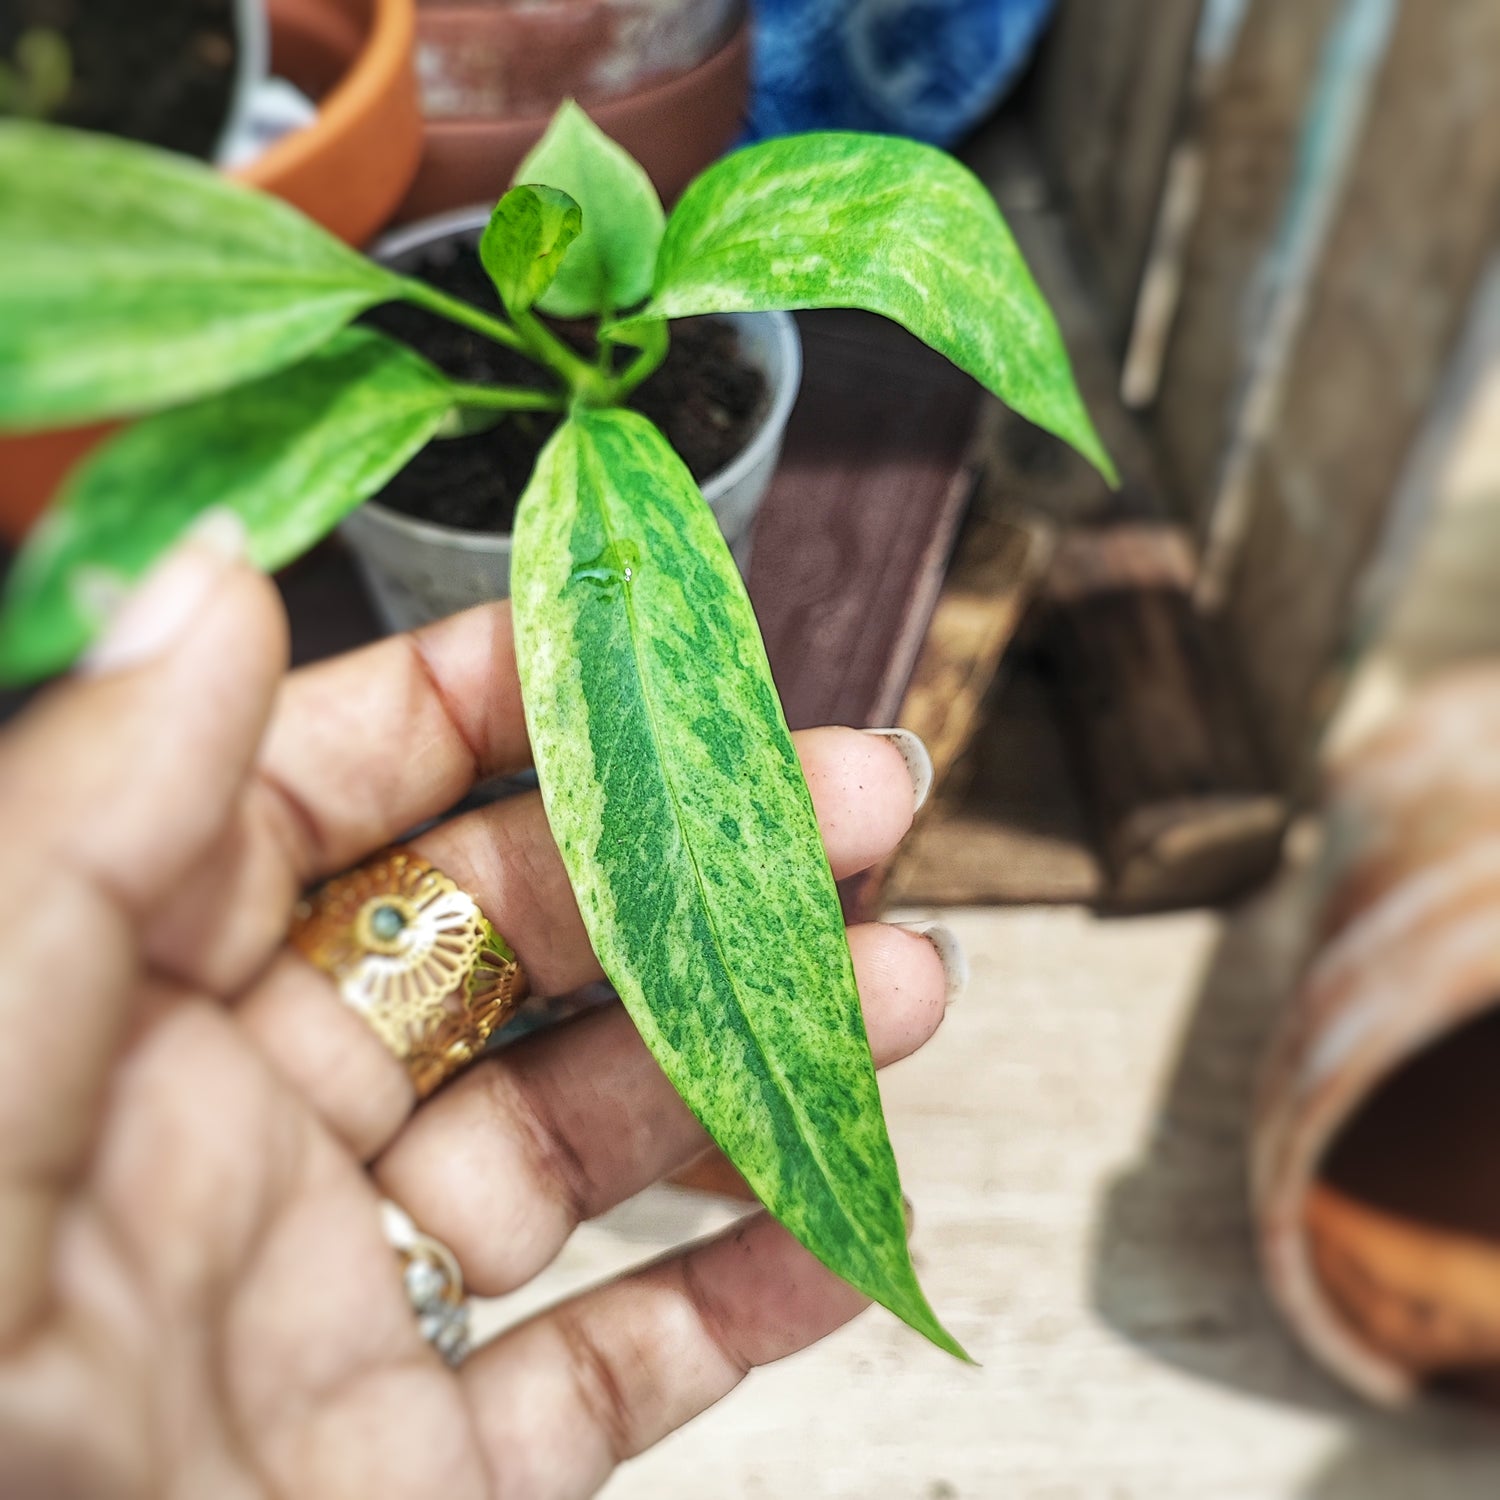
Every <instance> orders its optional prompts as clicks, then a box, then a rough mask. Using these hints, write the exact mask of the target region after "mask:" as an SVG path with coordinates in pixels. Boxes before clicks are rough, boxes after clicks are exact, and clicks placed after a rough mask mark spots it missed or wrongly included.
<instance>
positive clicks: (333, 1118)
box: [240, 729, 913, 1156]
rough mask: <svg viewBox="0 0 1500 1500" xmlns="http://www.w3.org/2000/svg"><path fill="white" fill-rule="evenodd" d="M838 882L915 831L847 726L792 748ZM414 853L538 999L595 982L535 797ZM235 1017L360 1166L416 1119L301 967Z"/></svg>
mask: <svg viewBox="0 0 1500 1500" xmlns="http://www.w3.org/2000/svg"><path fill="white" fill-rule="evenodd" d="M797 748H798V752H799V754H800V755H801V756H802V763H803V769H804V772H805V774H806V775H807V779H808V784H809V786H810V787H811V789H812V795H813V807H814V810H815V811H816V813H817V816H818V822H819V826H820V828H821V829H822V831H823V838H824V844H825V847H826V848H827V850H828V856H829V861H830V863H831V864H832V866H833V870H834V873H835V874H836V875H840V876H843V875H850V874H854V873H855V872H857V871H859V870H862V869H865V868H866V867H868V866H869V865H871V864H873V863H874V862H875V861H877V860H879V859H883V858H884V857H885V856H886V855H887V854H888V853H890V851H891V850H892V849H894V848H895V846H896V844H897V843H898V842H899V841H900V838H901V835H902V834H903V833H904V832H905V831H906V829H907V828H908V827H909V826H910V823H911V818H912V808H913V790H912V781H911V778H910V775H909V773H908V771H907V769H906V763H905V761H904V760H903V758H902V755H901V754H900V752H899V751H898V750H897V749H896V748H895V747H894V746H893V745H892V744H891V743H890V742H889V741H888V740H886V739H882V738H880V737H878V736H872V735H866V734H862V733H860V732H859V731H857V730H851V729H819V730H812V731H809V732H807V733H805V734H802V735H799V736H798V737H797ZM414 847H415V848H416V849H417V850H418V851H419V852H420V853H421V854H422V855H423V856H424V857H426V858H428V859H430V860H431V861H432V862H433V863H434V864H435V865H436V866H437V867H438V868H439V869H441V870H443V871H444V872H446V873H447V874H448V875H450V876H451V877H452V878H453V879H454V880H455V881H456V882H457V883H458V885H459V886H460V887H462V888H463V889H464V890H467V891H469V892H471V893H472V894H473V896H474V897H475V899H476V900H477V901H478V902H479V905H480V907H481V909H482V910H483V911H484V914H485V916H487V917H488V918H489V920H490V921H491V922H493V923H494V924H495V926H496V927H497V928H498V929H499V931H500V932H501V933H502V934H503V935H504V936H505V938H506V939H507V940H508V941H509V942H510V944H511V945H512V947H513V948H514V949H515V951H516V954H517V957H518V958H519V959H520V961H521V963H522V965H523V966H524V967H525V969H526V972H527V975H528V977H529V978H530V981H531V985H532V989H533V992H534V993H536V994H540V995H559V994H566V993H568V992H570V991H572V990H574V989H577V988H578V987H579V986H581V985H584V984H587V983H589V982H590V981H591V980H595V979H598V978H600V977H601V971H600V969H599V965H598V960H597V959H596V958H595V957H594V954H593V950H592V948H591V947H590V946H589V941H588V935H587V934H586V933H585V931H584V927H583V919H582V918H581V917H580V916H579V913H578V906H577V903H576V902H575V900H574V899H573V893H572V889H571V887H570V886H569V884H568V878H567V873H566V871H565V870H564V869H563V864H562V857H561V855H559V853H558V851H557V845H556V844H555V843H554V842H553V839H552V835H551V832H550V831H549V829H548V827H547V820H546V815H545V813H544V812H543V810H542V805H541V799H540V798H539V797H537V796H535V795H530V796H524V797H515V798H511V799H509V800H507V801H505V802H500V803H496V804H493V805H492V806H490V807H486V808H481V809H479V810H477V811H475V812H471V813H466V814H464V815H463V816H461V817H458V818H455V819H453V820H452V821H451V822H450V823H447V824H444V825H443V826H442V827H441V828H437V829H434V830H433V831H432V832H431V833H429V834H425V835H424V836H423V837H422V838H420V839H417V840H415V841H414ZM240 1015H241V1018H242V1020H243V1022H244V1024H245V1025H246V1027H248V1028H249V1030H250V1031H251V1032H252V1034H253V1035H254V1036H255V1037H256V1038H257V1039H258V1040H259V1041H260V1043H261V1045H262V1047H263V1048H264V1049H265V1050H266V1052H267V1053H268V1054H269V1055H270V1057H271V1058H272V1060H273V1061H274V1062H275V1063H276V1064H277V1066H278V1067H279V1068H280V1069H281V1070H282V1071H283V1072H284V1073H285V1075H286V1076H287V1077H288V1078H289V1079H290V1080H291V1081H292V1082H293V1083H294V1084H296V1085H297V1086H298V1087H299V1088H300V1089H301V1090H302V1091H303V1092H304V1093H305V1094H306V1095H307V1097H308V1098H309V1099H310V1100H311V1101H312V1102H313V1104H314V1106H315V1107H316V1108H317V1109H318V1110H319V1111H320V1113H322V1114H323V1115H324V1117H325V1119H327V1120H328V1122H329V1123H330V1124H331V1125H332V1126H333V1128H334V1129H335V1130H336V1131H337V1132H338V1133H339V1134H340V1135H341V1136H342V1137H343V1138H344V1139H345V1140H346V1141H347V1142H348V1143H349V1144H350V1146H351V1147H352V1148H353V1149H355V1150H356V1151H358V1152H359V1153H361V1154H362V1155H364V1156H370V1155H373V1154H375V1153H376V1152H378V1151H379V1150H381V1149H382V1148H383V1147H384V1146H385V1145H386V1144H387V1142H388V1141H389V1140H390V1138H391V1136H392V1135H393V1134H394V1133H395V1131H396V1130H397V1129H398V1128H399V1126H400V1125H401V1124H402V1122H403V1121H404V1120H405V1119H406V1117H407V1115H408V1114H409V1113H410V1111H411V1107H412V1104H413V1103H414V1098H413V1095H412V1092H411V1086H410V1083H409V1082H408V1081H407V1078H406V1074H405V1072H404V1070H403V1069H402V1068H401V1067H400V1066H399V1065H398V1064H397V1063H396V1062H395V1061H394V1060H393V1059H392V1058H391V1056H390V1055H389V1054H388V1053H387V1052H386V1051H385V1049H384V1047H383V1046H382V1045H381V1043H380V1042H379V1041H378V1039H377V1038H376V1037H375V1035H374V1033H373V1032H372V1031H371V1030H370V1028H369V1027H368V1026H367V1025H366V1023H365V1022H364V1021H363V1020H361V1019H360V1017H359V1016H358V1015H356V1014H355V1013H354V1012H353V1011H351V1010H350V1009H349V1008H348V1007H347V1006H346V1005H344V1003H343V1002H342V1001H341V1000H340V999H339V997H338V992H337V990H336V989H335V988H334V986H333V985H332V983H331V982H330V981H329V980H328V978H327V977H326V976H325V975H323V974H321V973H319V972H318V971H317V970H316V969H314V968H313V967H312V966H311V965H309V964H308V963H307V962H306V961H305V960H303V959H302V958H301V957H299V956H298V955H296V954H294V953H291V952H289V951H288V952H284V953H283V954H281V955H280V956H279V957H278V958H277V959H276V961H275V962H274V963H273V965H272V967H271V969H270V971H269V972H268V973H267V974H266V975H265V977H264V979H263V980H262V981H261V982H259V983H258V984H257V985H255V986H254V988H253V989H252V990H251V991H250V992H249V994H248V995H247V996H246V998H245V1000H244V1001H243V1003H242V1004H241V1006H240Z"/></svg>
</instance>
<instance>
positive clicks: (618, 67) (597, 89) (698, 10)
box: [417, 0, 745, 120]
mask: <svg viewBox="0 0 1500 1500" xmlns="http://www.w3.org/2000/svg"><path fill="white" fill-rule="evenodd" d="M744 9H745V8H744V4H743V0H526V3H525V4H516V3H514V0H417V78H418V82H419V84H420V86H421V91H422V113H423V115H425V116H426V118H427V119H429V120H473V119H483V118H486V117H491V118H492V117H495V116H502V115H503V116H506V117H508V118H511V119H526V118H528V117H530V116H535V115H550V114H551V113H552V111H553V110H554V109H556V108H557V106H558V105H559V104H561V103H562V101H563V100H564V99H576V100H577V101H578V103H580V104H585V105H590V104H603V103H605V102H606V101H608V100H610V99H620V98H624V97H625V96H626V95H628V94H638V93H640V92H641V91H642V90H644V89H648V88H655V87H656V86H657V85H658V84H661V83H666V82H667V81H668V80H669V79H672V78H676V77H678V76H680V75H681V74H683V73H690V72H692V70H693V69H694V68H696V67H697V66H698V65H699V64H700V63H702V62H705V61H707V59H708V58H710V57H712V56H713V55H714V53H715V52H717V51H718V50H719V49H720V48H721V47H723V45H724V44H725V43H726V42H727V41H728V40H729V38H730V37H731V36H732V35H733V34H734V31H735V28H736V27H737V26H738V25H739V24H740V21H741V20H742V18H743V16H744Z"/></svg>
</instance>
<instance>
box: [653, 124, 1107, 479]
mask: <svg viewBox="0 0 1500 1500" xmlns="http://www.w3.org/2000/svg"><path fill="white" fill-rule="evenodd" d="M797 307H863V308H868V309H869V310H870V311H872V312H877V313H882V314H884V316H886V317H888V318H891V319H893V320H894V321H895V322H897V323H900V324H901V325H902V326H903V327H904V328H908V329H910V330H911V332H912V333H914V334H916V335H917V337H918V338H920V339H922V340H923V341H924V342H926V343H928V344H930V345H931V346H932V347H933V348H934V349H937V350H938V351H940V352H941V353H943V354H946V355H947V356H948V358H949V359H951V360H952V361H953V362H954V363H955V364H956V365H958V366H959V367H960V368H962V369H964V370H966V371H968V373H969V374H971V375H972V376H973V377H974V378H975V379H976V380H978V381H979V382H980V383H981V384H983V385H984V386H986V387H987V388H988V389H989V390H991V391H992V392H994V394H995V395H996V396H998V397H999V398H1000V399H1001V400H1002V401H1004V402H1005V403H1006V405H1007V406H1010V407H1012V408H1014V409H1015V410H1016V411H1018V412H1019V413H1020V414H1021V415H1022V416H1023V417H1026V418H1028V419H1029V420H1030V421H1032V422H1035V423H1036V424H1037V425H1038V426H1039V427H1044V428H1046V430H1047V431H1048V432H1051V433H1055V434H1056V435H1057V436H1058V437H1060V438H1063V439H1064V440H1065V441H1067V442H1069V443H1071V444H1072V445H1073V446H1074V447H1075V448H1076V449H1077V450H1078V451H1079V452H1080V453H1081V454H1083V456H1084V457H1085V458H1087V459H1088V460H1089V461H1090V462H1091V463H1093V464H1094V466H1095V467H1096V468H1097V469H1098V470H1099V471H1100V472H1101V473H1102V474H1103V475H1104V476H1105V478H1107V479H1108V480H1109V481H1110V483H1112V484H1113V483H1114V482H1115V472H1114V466H1113V465H1112V464H1111V462H1110V459H1109V455H1108V454H1107V453H1106V452H1105V451H1104V447H1103V445H1102V444H1101V443H1100V441H1099V438H1098V435H1097V434H1096V433H1095V431H1094V427H1093V423H1092V422H1091V421H1090V420H1089V415H1088V411H1087V410H1086V409H1085V407H1084V404H1083V400H1082V398H1081V397H1080V395H1079V394H1078V388H1077V387H1076V386H1075V384H1074V383H1073V374H1072V370H1071V368H1070V367H1069V364H1068V355H1067V350H1066V349H1065V348H1064V347H1063V342H1062V337H1061V335H1060V334H1059V333H1058V331H1057V325H1056V323H1055V322H1054V321H1053V318H1052V314H1051V312H1050V310H1049V309H1048V307H1047V304H1046V301H1045V300H1044V299H1043V297H1042V294H1041V293H1040V292H1039V291H1038V290H1037V287H1036V283H1035V282H1034V281H1033V280H1032V279H1031V273H1030V272H1029V271H1028V270H1027V269H1026V263H1025V261H1024V260H1022V258H1021V253H1020V251H1019V250H1018V249H1017V248H1016V243H1015V241H1014V240H1013V239H1012V238H1011V234H1010V230H1009V229H1007V228H1006V225H1005V221H1004V220H1003V219H1002V218H1001V216H1000V211H999V209H998V208H997V207H996V206H995V201H994V199H993V198H992V197H991V196H990V193H989V191H988V190H987V189H986V188H985V186H984V184H983V183H981V182H980V181H979V179H978V178H976V177H975V176H974V175H973V173H971V172H970V171H968V169H967V168H965V167H962V166H960V165H959V164H958V162H956V161H954V159H953V158H952V157H951V156H949V155H948V154H947V153H946V152H943V151H938V150H936V149H935V148H934V147H931V146H923V145H920V144H918V143H917V142H915V141H907V140H897V139H894V138H892V137H888V136H877V135H857V134H852V133H844V132H832V131H831V132H827V133H822V134H814V135H802V136H787V137H783V138H782V139H779V140H774V141H766V142H764V143H763V144H761V145H757V146H749V147H747V148H746V149H745V150H743V151H738V152H736V153H735V154H734V155H732V156H728V157H725V158H724V159H723V160H722V161H719V162H716V163H715V164H714V165H713V166H711V167H709V168H708V170H707V171H706V172H704V173H703V174H702V175H701V176H700V177H698V178H697V179H696V180H695V181H694V182H693V183H692V184H691V185H690V186H689V188H688V190H687V192H685V193H684V194H683V196H682V199H681V201H680V202H679V203H678V205H677V207H676V208H675V209H674V210H673V212H672V217H671V218H670V219H669V220H668V222H667V229H666V233H665V235H664V236H663V238H662V243H661V251H660V254H659V256H658V258H657V265H656V278H655V287H654V295H653V297H652V299H651V302H650V304H649V305H648V306H647V307H646V308H645V309H644V311H643V314H642V316H654V317H662V318H682V317H687V316H689V315H690V314H693V313H709V312H749V311H759V310H764V309H767V308H797Z"/></svg>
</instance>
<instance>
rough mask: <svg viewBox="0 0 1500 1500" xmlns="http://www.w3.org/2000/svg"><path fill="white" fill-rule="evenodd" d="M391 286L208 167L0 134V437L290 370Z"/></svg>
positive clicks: (41, 136) (13, 126)
mask: <svg viewBox="0 0 1500 1500" xmlns="http://www.w3.org/2000/svg"><path fill="white" fill-rule="evenodd" d="M398 286H399V282H398V280H397V278H395V277H394V276H392V275H391V274H390V273H389V272H388V271H385V270H382V269H381V268H380V267H379V266H377V265H375V264H374V263H373V262H371V261H369V260H367V259H366V258H365V257H364V256H362V255H360V254H358V253H357V252H356V251H353V250H351V249H349V248H348V246H346V245H343V244H341V243H340V242H339V241H338V240H336V239H334V237H333V236H332V235H330V234H328V233H327V232H326V231H325V230H322V229H320V228H319V227H318V226H317V225H316V224H314V223H312V221H311V220H309V219H307V218H304V217H303V216H302V215H301V214H300V213H298V212H297V211H296V210H295V209H293V208H290V207H288V206H287V205H286V204H285V203H281V202H279V201H278V200H276V199H275V198H271V197H268V196H266V195H265V194H264V193H257V192H252V191H251V190H250V189H249V188H246V187H241V186H239V185H237V184H236V183H233V182H231V181H229V180H228V179H227V178H225V177H222V176H220V175H219V174H217V173H215V172H213V171H211V170H210V169H209V168H208V167H206V166H203V165H202V164H201V163H198V162H193V161H189V160H187V159H186V158H184V157H180V156H174V155H172V154H170V153H169V152H165V151H157V150H153V149H152V148H150V147H147V146H139V145H135V144H132V143H131V142H128V141H119V140H112V139H110V138H109V137H106V136H95V135H88V134H85V133H83V132H81V131H72V130H61V129H55V128H52V127H50V126H42V125H29V124H21V123H17V122H11V123H6V124H0V428H13V429H19V428H28V427H44V426H58V425H63V424H66V423H69V422H81V421H91V420H94V419H97V418H102V417H116V416H127V415H134V414H136V413H139V412H145V411H152V410H155V409H156V408H158V407H162V406H168V405H171V404H173V403H175V402H178V401H184V400H189V399H192V398H194V397H198V396H203V395H208V394H210V393H212V392H215V391H222V390H226V389H228V388H229V387H230V386H233V385H237V384H239V383H240V382H241V381H243V380H249V379H252V378H254V377H255V376H258V375H261V374H264V373H265V372H267V371H269V370H274V369H277V368H279V367H280V366H283V365H288V364H291V363H293V362H294V361H296V360H298V359H300V358H301V357H302V356H303V355H304V354H306V353H308V352H310V351H311V350H312V349H315V348H316V347H317V346H318V345H319V344H321V343H323V342H324V341H325V340H326V339H328V338H329V337H330V336H331V335H332V334H333V333H335V332H336V331H337V330H338V329H339V328H342V327H343V326H344V324H345V323H347V322H348V321H349V320H350V319H351V318H353V317H355V316H356V315H357V314H358V313H360V312H362V311H363V310H364V309H365V308H367V307H371V306H373V305H374V304H375V303H377V302H382V301H385V300H387V299H389V298H390V297H392V296H394V295H395V289H396V288H397V287H398Z"/></svg>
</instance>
